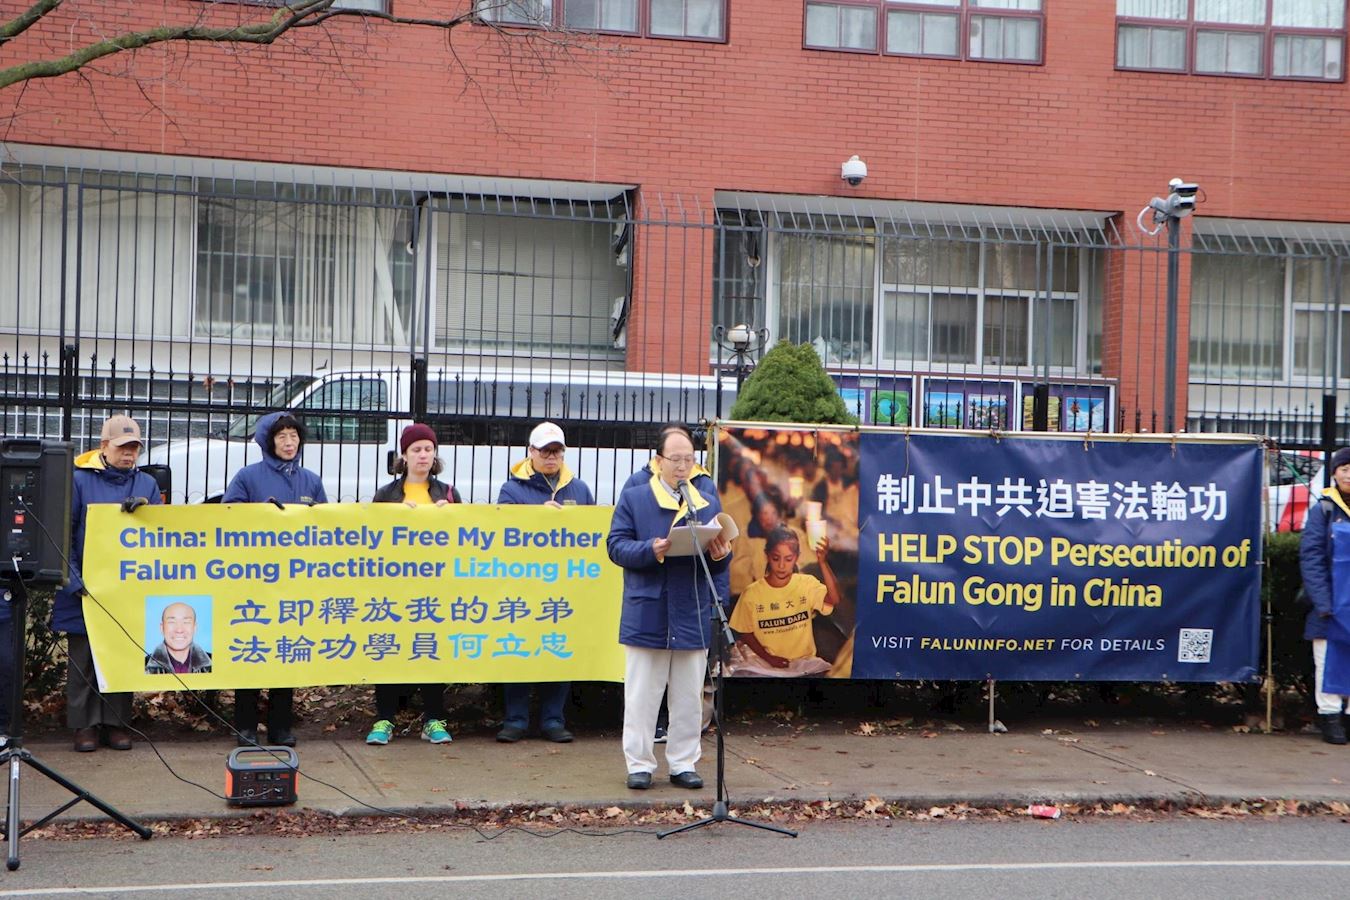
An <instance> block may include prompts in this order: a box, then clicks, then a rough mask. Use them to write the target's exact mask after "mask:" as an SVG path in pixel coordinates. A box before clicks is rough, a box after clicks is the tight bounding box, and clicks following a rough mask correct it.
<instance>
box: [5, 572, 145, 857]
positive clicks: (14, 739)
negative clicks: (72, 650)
mask: <svg viewBox="0 0 1350 900" xmlns="http://www.w3.org/2000/svg"><path fill="white" fill-rule="evenodd" d="M3 600H4V601H5V602H7V603H9V605H10V612H11V613H12V614H13V615H12V620H13V623H14V634H13V648H14V670H13V671H12V672H10V677H11V679H12V684H11V686H10V693H9V742H8V743H7V744H6V745H5V748H4V750H0V767H4V768H8V769H9V806H8V807H7V810H6V815H5V836H6V837H7V838H8V840H9V853H8V855H7V857H6V859H5V867H6V868H8V869H9V870H10V871H11V872H13V871H14V870H15V869H17V868H19V838H21V837H23V836H24V835H25V834H28V832H30V831H32V830H33V829H35V828H41V827H42V826H43V825H46V824H47V823H48V822H50V821H51V820H52V819H55V818H56V817H57V816H59V815H61V813H63V812H65V811H66V810H68V809H70V808H71V807H72V806H74V805H75V804H76V803H79V802H80V801H81V800H87V801H88V802H89V803H90V805H92V806H94V807H96V808H97V809H98V810H100V811H101V812H103V813H104V814H105V815H107V816H108V817H109V818H111V819H112V820H113V821H115V822H117V823H118V824H119V825H122V826H123V827H125V828H128V829H130V830H131V831H134V832H136V834H137V835H139V836H140V838H141V839H142V840H146V841H148V840H150V838H151V837H153V836H154V832H153V831H151V830H150V829H149V828H146V827H145V826H144V825H140V824H138V823H136V822H134V821H132V820H131V819H129V818H128V817H127V816H125V815H123V814H122V813H120V812H118V811H117V810H116V809H114V808H113V807H111V806H109V805H108V804H107V803H104V802H103V801H102V800H100V799H99V798H98V797H96V796H94V795H93V794H91V793H90V792H89V791H86V790H85V789H84V788H82V787H80V786H79V785H78V784H76V783H75V782H73V781H71V780H70V779H68V778H66V777H65V776H64V775H62V774H61V773H60V772H57V771H56V770H55V769H52V768H49V767H48V766H46V765H44V764H43V763H42V761H41V760H39V759H38V758H37V757H36V756H34V755H33V754H32V753H30V752H29V751H28V750H26V749H24V746H23V673H24V658H23V657H24V647H25V645H26V643H27V630H28V629H27V623H28V589H27V588H26V587H25V586H24V583H23V579H21V578H7V579H5V587H4V589H3ZM20 763H26V764H27V765H29V766H32V767H33V768H34V769H37V770H38V771H39V772H41V773H42V774H43V775H46V776H47V777H48V778H49V779H51V780H52V781H54V782H56V783H57V784H59V785H61V787H63V788H65V789H66V790H67V791H69V792H70V793H72V794H74V797H72V798H71V799H70V800H69V801H67V802H66V803H65V804H64V805H62V806H59V807H57V808H56V809H54V810H52V811H51V812H49V813H48V814H47V815H45V816H43V817H42V818H40V819H38V820H37V821H35V822H31V823H29V825H28V827H27V828H22V829H21V828H20V826H19V773H20V772H22V771H23V768H22V766H21V765H20Z"/></svg>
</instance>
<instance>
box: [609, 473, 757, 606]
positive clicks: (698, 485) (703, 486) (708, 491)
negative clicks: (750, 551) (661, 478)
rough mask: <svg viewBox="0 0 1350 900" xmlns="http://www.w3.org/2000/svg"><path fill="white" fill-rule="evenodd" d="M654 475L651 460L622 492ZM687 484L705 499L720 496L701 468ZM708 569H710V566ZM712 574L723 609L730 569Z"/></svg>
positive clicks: (728, 590) (629, 477) (715, 486)
mask: <svg viewBox="0 0 1350 900" xmlns="http://www.w3.org/2000/svg"><path fill="white" fill-rule="evenodd" d="M656 474H657V468H656V460H654V459H653V460H652V461H651V462H649V463H647V464H646V465H645V466H643V467H642V468H640V469H638V470H637V471H636V472H634V473H633V474H632V475H630V476H628V480H627V481H625V482H624V483H623V490H625V491H626V490H628V489H629V488H631V487H638V486H643V487H645V486H646V485H648V484H650V483H651V480H652V476H653V475H656ZM689 483H690V484H692V485H693V486H694V490H696V491H698V492H699V493H700V494H702V495H703V496H705V497H720V496H721V495H719V494H718V493H717V483H716V482H715V481H713V477H712V473H711V472H709V471H708V470H707V469H705V468H703V467H702V466H699V465H696V466H694V471H693V472H691V473H690V475H689ZM709 568H712V567H711V566H710V567H709ZM712 573H713V584H715V585H716V586H717V599H718V600H719V601H721V603H722V606H723V607H725V606H726V605H727V602H728V599H727V598H729V597H730V596H731V568H730V567H729V566H728V567H727V568H725V569H722V570H721V571H718V570H717V569H713V570H712Z"/></svg>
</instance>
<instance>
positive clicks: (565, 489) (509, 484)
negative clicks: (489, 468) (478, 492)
mask: <svg viewBox="0 0 1350 900" xmlns="http://www.w3.org/2000/svg"><path fill="white" fill-rule="evenodd" d="M550 500H556V501H558V502H559V503H562V502H563V501H564V500H575V501H576V503H577V505H578V506H594V505H595V496H594V495H593V494H592V493H591V489H590V488H589V487H587V486H586V482H584V481H582V480H581V479H579V478H577V477H576V476H575V475H573V474H572V470H571V469H569V468H567V463H563V465H562V468H561V469H559V470H558V477H557V482H556V483H555V484H549V481H548V479H547V478H545V477H544V476H543V475H541V474H540V473H538V472H536V471H535V470H534V465H533V464H532V463H531V462H530V461H529V460H528V459H522V460H521V461H520V462H518V463H516V464H515V465H514V466H512V467H511V471H510V472H509V473H508V474H507V477H506V483H505V484H503V485H502V487H501V490H499V491H498V492H497V502H498V503H533V504H535V505H541V504H544V503H547V502H548V501H550Z"/></svg>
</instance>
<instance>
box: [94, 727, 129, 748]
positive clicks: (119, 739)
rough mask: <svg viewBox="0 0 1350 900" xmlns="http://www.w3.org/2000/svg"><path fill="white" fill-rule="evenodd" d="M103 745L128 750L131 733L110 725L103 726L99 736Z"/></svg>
mask: <svg viewBox="0 0 1350 900" xmlns="http://www.w3.org/2000/svg"><path fill="white" fill-rule="evenodd" d="M101 740H102V741H103V746H105V747H111V748H113V749H114V750H130V749H131V735H130V734H129V733H127V731H126V729H123V728H116V727H114V726H112V725H104V726H103V736H102V738H101Z"/></svg>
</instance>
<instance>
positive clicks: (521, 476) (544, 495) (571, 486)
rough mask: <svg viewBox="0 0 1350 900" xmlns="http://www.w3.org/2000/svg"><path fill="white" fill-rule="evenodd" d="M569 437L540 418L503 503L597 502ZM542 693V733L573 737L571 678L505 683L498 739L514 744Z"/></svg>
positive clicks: (561, 739)
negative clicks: (568, 712)
mask: <svg viewBox="0 0 1350 900" xmlns="http://www.w3.org/2000/svg"><path fill="white" fill-rule="evenodd" d="M566 452H567V440H566V439H565V438H564V437H563V430H562V428H560V427H559V426H557V425H555V424H554V423H552V422H541V423H540V424H538V425H536V426H535V427H534V430H533V431H531V432H530V441H529V449H528V450H527V453H526V458H525V459H522V460H521V461H520V462H518V463H516V464H515V465H514V466H512V467H511V471H510V473H509V474H508V476H507V479H506V483H505V484H503V485H502V486H501V490H499V491H498V492H497V502H498V503H528V504H533V505H536V506H548V507H552V508H554V509H562V508H563V507H564V506H594V505H595V497H594V495H592V494H591V489H590V488H589V487H587V486H586V482H584V481H582V480H580V479H579V478H577V477H576V476H575V475H573V474H572V470H571V469H569V468H568V467H567V462H566V461H565V460H564V459H563V454H564V453H566ZM531 689H533V690H534V691H535V692H536V693H538V694H539V733H540V734H541V735H543V737H544V739H545V740H548V741H552V742H553V743H555V744H567V743H571V741H572V732H570V731H568V730H567V723H566V720H565V716H564V709H565V708H566V706H567V701H568V699H569V698H570V697H571V695H572V684H571V682H568V681H555V682H544V683H540V684H529V683H524V684H504V685H502V705H503V707H504V715H503V716H502V727H501V730H500V731H498V732H497V740H498V741H500V742H502V743H503V744H514V743H515V742H516V741H519V740H520V739H521V738H523V737H525V734H526V732H527V731H529V727H530V691H531Z"/></svg>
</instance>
